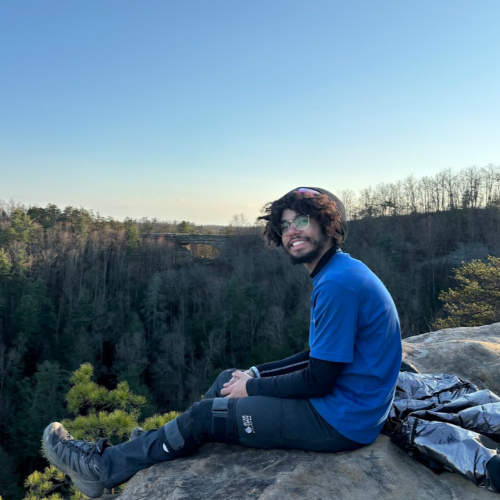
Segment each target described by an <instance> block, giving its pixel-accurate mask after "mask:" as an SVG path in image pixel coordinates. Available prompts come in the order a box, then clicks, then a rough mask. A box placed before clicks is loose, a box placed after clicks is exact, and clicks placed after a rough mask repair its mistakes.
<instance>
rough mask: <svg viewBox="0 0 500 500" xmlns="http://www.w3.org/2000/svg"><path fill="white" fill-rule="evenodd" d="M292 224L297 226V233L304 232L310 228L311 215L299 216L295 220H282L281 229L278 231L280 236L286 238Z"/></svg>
mask: <svg viewBox="0 0 500 500" xmlns="http://www.w3.org/2000/svg"><path fill="white" fill-rule="evenodd" d="M292 224H293V225H294V226H295V228H296V229H297V231H303V230H304V229H307V228H308V227H309V215H297V217H295V219H293V220H282V221H281V222H280V227H279V228H278V229H277V230H276V232H277V233H278V235H279V236H282V237H283V236H285V234H286V233H288V231H290V227H291V226H292Z"/></svg>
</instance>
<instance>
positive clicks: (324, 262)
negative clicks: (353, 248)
mask: <svg viewBox="0 0 500 500" xmlns="http://www.w3.org/2000/svg"><path fill="white" fill-rule="evenodd" d="M341 251H342V250H340V248H335V247H331V248H330V249H329V250H328V251H327V252H326V253H325V255H323V257H321V259H319V262H318V263H317V264H316V267H315V268H314V270H313V272H312V273H311V274H310V275H309V276H310V277H311V279H313V278H315V277H316V276H317V275H318V274H319V272H320V271H321V270H322V269H323V268H324V267H325V266H326V265H327V264H328V262H329V260H330V259H331V258H332V257H333V256H334V255H335V254H336V253H339V252H341Z"/></svg>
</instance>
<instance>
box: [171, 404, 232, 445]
mask: <svg viewBox="0 0 500 500" xmlns="http://www.w3.org/2000/svg"><path fill="white" fill-rule="evenodd" d="M236 401H237V400H236V399H229V398H213V399H212V398H210V399H203V400H201V401H200V402H199V403H195V404H194V405H193V406H191V408H189V410H188V411H187V412H185V413H183V414H182V415H181V416H180V417H178V419H177V420H178V424H179V430H180V432H181V434H182V435H183V436H185V437H186V438H187V437H188V436H191V437H193V438H194V439H195V440H196V441H197V443H198V444H199V445H201V444H203V443H207V442H212V441H215V442H218V443H235V442H236V440H237V431H236V419H235V405H236Z"/></svg>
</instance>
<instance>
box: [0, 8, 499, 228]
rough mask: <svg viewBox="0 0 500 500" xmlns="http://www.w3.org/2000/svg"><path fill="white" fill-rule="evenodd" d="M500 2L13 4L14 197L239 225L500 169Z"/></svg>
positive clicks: (9, 187) (8, 142)
mask: <svg viewBox="0 0 500 500" xmlns="http://www.w3.org/2000/svg"><path fill="white" fill-rule="evenodd" d="M499 19H500V2H498V0H481V1H479V2H470V1H462V0H440V1H438V2H436V1H430V0H424V1H419V2H407V1H401V0H399V1H388V0H379V1H376V2H374V1H370V0H365V1H356V0H353V1H349V2H345V1H340V0H315V1H313V2H306V1H303V0H301V1H296V0H275V1H272V2H269V1H262V0H254V1H251V2H250V1H247V2H234V1H230V0H210V1H208V0H197V1H194V0H193V1H189V0H188V1H183V2H180V1H168V0H156V1H155V0H148V1H147V2H137V1H132V0H107V1H105V2H103V1H102V0H86V1H85V2H68V1H67V0H60V1H55V0H44V1H43V2H42V1H35V0H31V1H29V0H24V1H13V0H7V1H4V2H2V3H1V4H0V174H1V175H0V199H3V200H9V199H14V200H15V201H17V202H20V203H23V204H25V205H27V206H28V205H39V206H45V205H46V204H47V203H49V202H50V203H55V204H57V205H58V206H60V207H64V206H66V205H74V206H83V207H84V208H87V209H93V210H94V211H95V212H99V213H100V214H101V215H103V216H112V217H115V218H118V219H120V220H121V219H124V218H125V217H132V218H141V217H144V216H146V217H149V218H152V217H156V218H158V219H160V220H172V221H173V220H189V221H193V222H195V223H198V224H211V223H214V224H227V223H228V221H229V220H230V219H231V217H232V216H233V215H234V214H239V213H243V214H245V216H246V217H247V218H248V219H249V220H254V219H255V217H257V216H258V215H259V213H260V208H261V206H262V205H263V204H264V203H266V202H267V201H271V200H274V199H276V198H278V197H280V196H281V195H282V194H284V193H285V192H286V191H288V190H289V189H292V188H294V187H297V186H299V185H308V186H320V187H325V188H327V189H329V190H331V191H333V192H339V191H341V190H345V189H351V190H353V191H358V190H360V189H362V188H365V187H367V186H369V185H375V184H377V183H380V182H393V181H397V180H402V179H404V178H405V177H406V176H408V175H410V174H413V175H415V177H417V178H419V177H422V176H424V175H435V174H436V173H437V172H439V171H440V170H443V169H445V168H449V167H451V168H453V169H457V170H460V169H463V168H465V167H468V166H471V165H477V166H479V167H482V166H485V165H487V164H488V163H493V164H499V163H500V140H499V137H500V133H499V126H500V125H499V117H500V85H499V81H500V61H499V54H500V37H499V30H498V22H499Z"/></svg>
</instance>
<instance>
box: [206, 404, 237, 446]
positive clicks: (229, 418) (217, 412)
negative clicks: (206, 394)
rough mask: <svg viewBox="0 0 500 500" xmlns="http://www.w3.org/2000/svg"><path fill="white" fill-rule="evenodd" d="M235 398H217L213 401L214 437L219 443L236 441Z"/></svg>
mask: <svg viewBox="0 0 500 500" xmlns="http://www.w3.org/2000/svg"><path fill="white" fill-rule="evenodd" d="M235 403H236V400H235V399H230V398H215V399H214V400H213V403H212V437H213V440H214V441H215V442H217V443H228V444H231V443H236V442H237V436H238V433H237V432H236V422H235V412H234V405H235Z"/></svg>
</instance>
